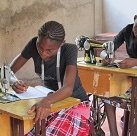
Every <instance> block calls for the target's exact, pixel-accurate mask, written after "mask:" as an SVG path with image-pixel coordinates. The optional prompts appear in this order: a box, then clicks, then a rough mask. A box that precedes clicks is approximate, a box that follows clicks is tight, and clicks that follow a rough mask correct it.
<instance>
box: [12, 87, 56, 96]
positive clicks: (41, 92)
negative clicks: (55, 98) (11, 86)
mask: <svg viewBox="0 0 137 136" xmlns="http://www.w3.org/2000/svg"><path fill="white" fill-rule="evenodd" d="M53 92H54V91H53V90H51V89H48V88H46V87H44V86H35V87H31V86H29V87H28V89H27V91H26V92H24V93H16V92H12V93H11V94H12V95H15V96H17V97H18V98H20V99H33V98H40V97H45V96H47V95H48V94H49V93H53Z"/></svg>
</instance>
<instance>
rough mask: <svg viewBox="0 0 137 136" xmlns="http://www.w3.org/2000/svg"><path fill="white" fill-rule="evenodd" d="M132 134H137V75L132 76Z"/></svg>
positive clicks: (134, 135)
mask: <svg viewBox="0 0 137 136" xmlns="http://www.w3.org/2000/svg"><path fill="white" fill-rule="evenodd" d="M130 135H131V136H136V135H137V77H132V95H131V113H130Z"/></svg>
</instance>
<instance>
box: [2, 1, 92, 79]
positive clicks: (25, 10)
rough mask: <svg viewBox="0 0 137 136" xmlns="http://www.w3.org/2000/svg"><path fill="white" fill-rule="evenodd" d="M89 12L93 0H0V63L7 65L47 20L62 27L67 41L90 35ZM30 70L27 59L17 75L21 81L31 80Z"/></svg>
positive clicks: (90, 13) (90, 22) (31, 68)
mask: <svg viewBox="0 0 137 136" xmlns="http://www.w3.org/2000/svg"><path fill="white" fill-rule="evenodd" d="M93 10H94V6H93V0H84V1H83V0H39V1H37V0H29V1H28V0H24V1H19V0H16V1H15V0H5V1H0V17H1V18H2V19H1V20H0V30H1V31H0V36H2V38H1V39H0V42H1V43H2V44H0V49H1V50H0V54H1V55H0V62H1V63H2V62H3V58H5V59H6V61H7V62H10V61H11V60H12V59H13V58H14V57H15V56H16V55H17V54H18V53H20V51H21V50H22V49H23V47H24V46H25V44H26V43H27V42H28V40H29V39H30V38H31V37H33V36H35V35H37V30H38V28H39V27H40V26H41V25H42V24H43V23H44V22H46V21H48V20H57V21H59V22H60V23H62V24H63V25H64V27H65V29H66V40H67V41H68V42H74V39H75V37H76V36H77V35H81V34H83V35H86V36H93V34H94V28H93V27H94V15H93V13H94V12H93ZM32 71H34V69H33V64H32V61H31V60H30V62H29V63H27V65H25V66H24V67H23V68H22V70H20V71H19V72H18V73H17V74H18V76H19V77H21V78H28V77H29V78H32V77H35V74H34V72H32ZM24 73H25V74H24ZM26 76H27V77H26Z"/></svg>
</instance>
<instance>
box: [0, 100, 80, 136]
mask: <svg viewBox="0 0 137 136" xmlns="http://www.w3.org/2000/svg"><path fill="white" fill-rule="evenodd" d="M38 101H40V99H30V100H20V101H16V102H11V103H7V104H1V103H0V132H1V133H0V136H24V134H25V133H26V132H28V131H30V129H31V128H32V127H33V117H34V115H28V114H27V111H28V110H29V109H30V107H31V106H32V105H34V104H35V103H36V102H38ZM79 103H80V100H79V99H76V98H72V97H69V98H66V99H64V100H62V101H59V102H56V103H55V104H53V105H52V107H51V110H52V112H56V111H59V110H61V109H63V108H68V107H71V106H74V105H76V104H79ZM13 129H14V130H13Z"/></svg>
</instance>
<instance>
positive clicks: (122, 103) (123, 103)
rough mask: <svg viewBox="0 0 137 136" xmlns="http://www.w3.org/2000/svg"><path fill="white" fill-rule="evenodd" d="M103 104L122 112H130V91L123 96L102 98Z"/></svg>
mask: <svg viewBox="0 0 137 136" xmlns="http://www.w3.org/2000/svg"><path fill="white" fill-rule="evenodd" d="M102 100H103V102H105V103H108V104H110V105H112V106H115V107H118V108H122V109H124V110H128V111H130V110H131V89H130V90H128V91H127V92H126V93H125V94H122V95H120V96H117V97H111V98H108V99H107V98H105V99H104V98H102Z"/></svg>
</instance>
